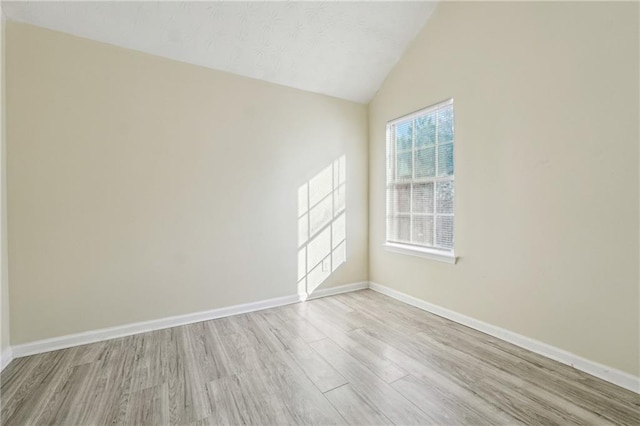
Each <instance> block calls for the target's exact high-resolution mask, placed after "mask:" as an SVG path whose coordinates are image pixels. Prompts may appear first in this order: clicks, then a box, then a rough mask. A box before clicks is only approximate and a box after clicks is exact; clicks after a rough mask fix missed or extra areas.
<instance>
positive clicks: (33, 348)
mask: <svg viewBox="0 0 640 426" xmlns="http://www.w3.org/2000/svg"><path fill="white" fill-rule="evenodd" d="M368 287H369V283H368V282H366V281H365V282H359V283H354V284H346V285H342V286H337V287H330V288H326V289H321V290H317V291H316V292H314V293H313V294H312V295H311V296H310V297H308V298H307V299H311V298H317V297H324V296H329V295H331V294H339V293H345V292H348V291H355V290H361V289H364V288H368ZM300 301H301V298H300V296H298V295H297V294H296V295H291V296H284V297H276V298H274V299H267V300H261V301H258V302H252V303H245V304H241V305H235V306H229V307H225V308H218V309H212V310H209V311H202V312H195V313H192V314H185V315H177V316H172V317H167V318H161V319H157V320H151V321H143V322H137V323H133V324H125V325H120V326H116V327H109V328H102V329H99V330H91V331H85V332H82V333H77V334H69V335H66V336H59V337H52V338H50V339H44V340H37V341H35V342H29V343H24V344H21V345H15V346H12V348H11V349H12V351H13V357H14V358H20V357H24V356H28V355H35V354H39V353H43V352H50V351H55V350H58V349H64V348H70V347H73V346H80V345H86V344H88V343H95V342H101V341H103V340H109V339H115V338H118V337H124V336H131V335H133V334H139V333H146V332H148V331H154V330H162V329H165V328H171V327H176V326H180V325H186V324H193V323H196V322H201V321H208V320H212V319H216V318H222V317H228V316H231V315H238V314H244V313H247V312H255V311H260V310H263V309H268V308H275V307H277V306H284V305H289V304H292V303H297V302H300ZM2 362H3V363H4V355H3V357H2Z"/></svg>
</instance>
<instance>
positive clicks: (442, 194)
mask: <svg viewBox="0 0 640 426" xmlns="http://www.w3.org/2000/svg"><path fill="white" fill-rule="evenodd" d="M453 190H454V187H453V182H452V181H446V182H438V183H436V197H437V201H436V203H437V210H438V213H453Z"/></svg>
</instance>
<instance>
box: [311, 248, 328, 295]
mask: <svg viewBox="0 0 640 426" xmlns="http://www.w3.org/2000/svg"><path fill="white" fill-rule="evenodd" d="M329 259H331V257H330V256H329ZM328 262H331V260H328ZM322 263H323V262H321V263H319V264H318V265H317V266H316V267H315V268H313V269H312V270H310V271H309V273H308V274H307V291H308V292H309V293H311V292H312V291H313V290H315V289H316V288H317V287H318V286H319V285H320V284H322V282H323V281H324V280H326V279H327V278H328V277H329V275H330V274H331V270H330V269H328V268H326V269H325V268H323V267H322V266H323V265H322ZM325 266H326V265H325Z"/></svg>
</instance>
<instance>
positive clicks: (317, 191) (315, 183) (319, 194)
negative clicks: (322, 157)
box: [309, 166, 333, 206]
mask: <svg viewBox="0 0 640 426" xmlns="http://www.w3.org/2000/svg"><path fill="white" fill-rule="evenodd" d="M332 190H333V171H332V168H331V166H329V167H327V168H326V169H324V170H323V171H321V172H320V173H318V174H317V175H315V176H314V177H313V178H312V179H311V180H310V181H309V204H310V205H312V206H313V205H314V204H316V203H317V202H318V201H320V200H322V199H323V198H324V197H325V196H327V195H329V194H330V193H331V191H332Z"/></svg>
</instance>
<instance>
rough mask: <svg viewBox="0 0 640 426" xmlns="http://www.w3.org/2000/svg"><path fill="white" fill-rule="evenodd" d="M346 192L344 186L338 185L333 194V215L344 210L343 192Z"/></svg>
mask: <svg viewBox="0 0 640 426" xmlns="http://www.w3.org/2000/svg"><path fill="white" fill-rule="evenodd" d="M346 190H347V186H346V185H340V187H338V189H336V190H335V191H334V192H333V200H334V215H335V214H338V213H339V212H341V211H342V210H344V203H345V192H346Z"/></svg>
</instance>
